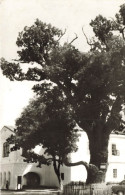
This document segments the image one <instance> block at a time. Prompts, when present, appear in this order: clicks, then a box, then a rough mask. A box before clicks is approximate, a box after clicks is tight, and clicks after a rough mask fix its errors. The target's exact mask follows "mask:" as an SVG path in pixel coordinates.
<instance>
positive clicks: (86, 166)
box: [64, 158, 98, 171]
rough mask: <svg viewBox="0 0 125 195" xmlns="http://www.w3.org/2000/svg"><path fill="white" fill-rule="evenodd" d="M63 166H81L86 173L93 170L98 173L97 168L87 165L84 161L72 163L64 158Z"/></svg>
mask: <svg viewBox="0 0 125 195" xmlns="http://www.w3.org/2000/svg"><path fill="white" fill-rule="evenodd" d="M64 164H65V166H67V167H72V166H79V165H83V166H84V167H85V168H86V170H87V171H89V170H90V169H94V170H96V171H98V168H97V167H96V166H95V165H93V164H89V163H87V162H85V161H78V162H75V163H72V162H69V160H68V159H67V158H66V159H65V160H64Z"/></svg>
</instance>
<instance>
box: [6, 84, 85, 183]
mask: <svg viewBox="0 0 125 195" xmlns="http://www.w3.org/2000/svg"><path fill="white" fill-rule="evenodd" d="M46 85H49V84H46ZM61 100H62V101H61ZM63 100H64V98H63V96H62V92H61V91H59V90H58V89H57V88H56V87H53V89H51V90H47V91H46V94H43V95H42V94H41V95H40V96H37V97H36V98H35V99H33V100H31V101H30V103H29V105H28V106H27V107H26V108H25V109H24V111H23V112H22V114H21V116H20V117H19V118H18V119H17V120H16V127H15V134H14V135H11V136H10V137H9V138H8V139H7V141H8V142H9V143H11V144H14V146H13V147H12V148H11V151H14V150H18V149H20V148H22V149H23V150H22V151H23V153H22V156H23V157H24V161H25V162H28V163H29V162H30V163H31V162H32V163H38V167H42V164H45V165H48V166H49V165H51V164H53V167H54V170H55V173H56V175H57V178H58V181H59V184H61V175H60V166H61V165H63V164H66V165H67V166H70V164H69V163H70V154H71V152H76V151H77V145H76V141H77V140H78V137H79V133H78V127H77V126H76V122H75V121H74V120H72V111H71V110H70V108H69V107H67V105H66V104H65V101H63ZM38 145H39V146H40V147H41V149H42V148H43V150H42V151H41V152H40V153H39V154H37V153H35V151H34V148H35V147H36V146H38ZM84 165H85V166H87V164H86V163H85V164H84Z"/></svg>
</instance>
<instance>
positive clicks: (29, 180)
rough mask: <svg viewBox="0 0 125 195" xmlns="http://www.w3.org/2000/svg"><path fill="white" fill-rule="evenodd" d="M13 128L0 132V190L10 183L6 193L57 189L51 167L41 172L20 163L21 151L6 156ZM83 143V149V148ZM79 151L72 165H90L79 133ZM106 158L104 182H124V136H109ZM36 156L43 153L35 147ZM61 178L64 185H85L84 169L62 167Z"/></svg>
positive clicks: (83, 140) (85, 147)
mask: <svg viewBox="0 0 125 195" xmlns="http://www.w3.org/2000/svg"><path fill="white" fill-rule="evenodd" d="M13 133H14V132H13V128H12V127H8V126H4V127H3V128H2V130H1V131H0V139H1V140H0V165H1V166H0V168H1V170H0V187H1V189H6V183H7V181H8V183H9V189H15V190H16V189H20V188H22V186H23V187H25V186H28V187H32V188H33V187H36V186H48V187H49V186H50V187H58V186H59V184H58V180H57V176H56V174H55V172H54V169H53V165H51V166H46V165H43V166H42V168H38V167H36V164H34V163H29V164H27V163H26V162H24V161H23V157H22V156H21V155H22V149H20V150H17V151H13V152H10V153H8V151H9V148H11V147H12V146H11V145H10V146H9V145H8V144H7V142H6V139H7V138H8V137H9V136H10V135H11V134H13ZM83 143H84V145H83ZM78 148H79V150H78V151H77V152H76V153H73V154H71V159H72V162H77V161H81V160H83V161H86V162H89V160H90V155H89V141H88V138H87V135H86V133H85V132H82V133H81V137H80V139H79V142H78ZM108 151H109V157H108V169H107V174H106V182H119V181H122V180H123V179H125V134H115V133H112V134H111V135H110V140H109V146H108ZM36 152H37V153H39V154H41V152H43V149H41V148H40V147H36ZM61 174H62V177H64V181H63V183H64V184H67V183H69V182H70V181H86V178H87V172H86V169H85V167H84V166H82V165H80V166H76V167H71V168H69V167H65V166H63V167H61Z"/></svg>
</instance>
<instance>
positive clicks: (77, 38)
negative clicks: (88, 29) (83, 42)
mask: <svg viewBox="0 0 125 195" xmlns="http://www.w3.org/2000/svg"><path fill="white" fill-rule="evenodd" d="M75 35H76V37H75V38H74V39H73V40H72V41H71V42H70V43H69V44H72V43H73V42H74V41H75V40H76V39H78V36H77V34H76V33H75Z"/></svg>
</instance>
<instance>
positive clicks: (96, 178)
mask: <svg viewBox="0 0 125 195" xmlns="http://www.w3.org/2000/svg"><path fill="white" fill-rule="evenodd" d="M88 138H89V149H90V164H93V165H95V166H96V167H97V168H98V169H99V171H98V172H94V171H93V170H92V169H89V170H88V177H87V183H99V182H104V181H105V174H106V171H107V163H108V141H109V133H107V132H106V131H104V129H102V128H97V127H96V129H95V130H94V131H93V133H92V132H91V134H88ZM102 164H103V165H104V166H105V169H103V168H104V167H103V168H101V165H102Z"/></svg>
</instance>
